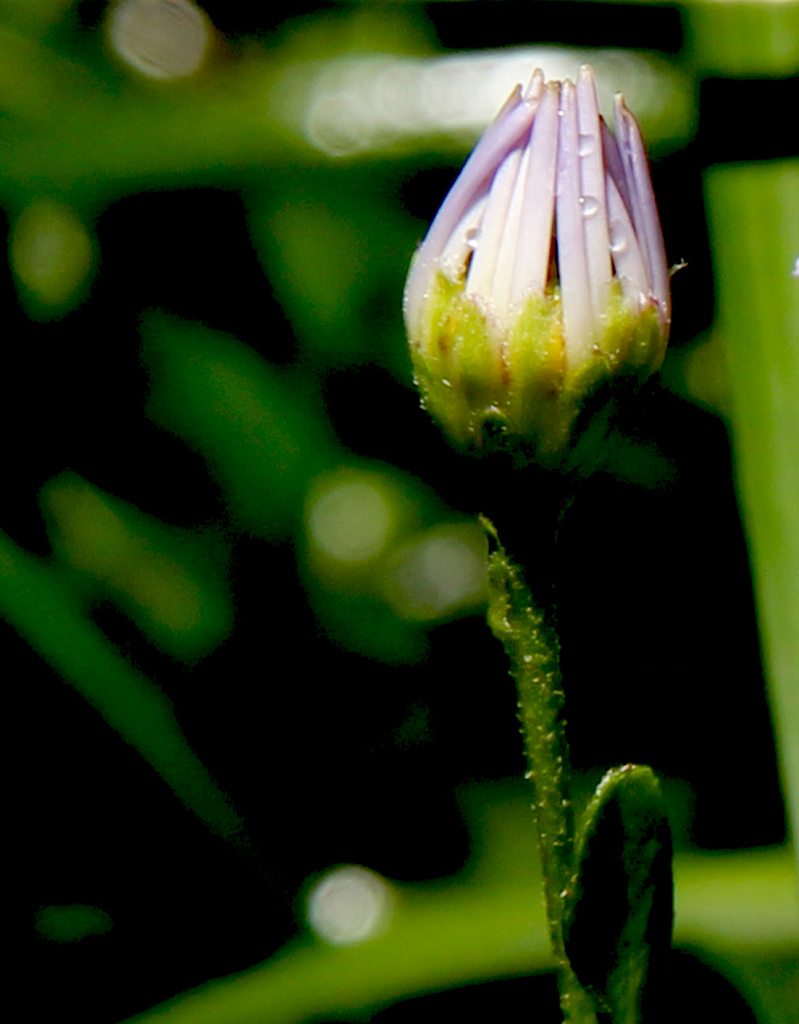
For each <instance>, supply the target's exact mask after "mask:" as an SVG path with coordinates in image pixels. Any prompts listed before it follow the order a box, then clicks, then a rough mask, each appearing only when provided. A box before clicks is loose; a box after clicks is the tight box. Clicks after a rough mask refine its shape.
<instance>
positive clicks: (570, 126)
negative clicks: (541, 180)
mask: <svg viewBox="0 0 799 1024" xmlns="http://www.w3.org/2000/svg"><path fill="white" fill-rule="evenodd" d="M579 134H580V133H579V126H578V123H577V102H576V96H575V89H574V86H573V85H572V83H571V82H569V81H566V82H563V84H562V85H561V89H560V131H559V133H558V139H559V142H558V180H557V190H558V191H557V201H556V221H557V238H558V274H559V277H560V294H561V302H562V304H563V334H564V338H565V342H566V366H567V369H568V367H569V365H578V364H579V363H581V362H583V361H584V360H585V359H587V358H588V357H589V353H590V350H591V347H592V345H593V341H594V322H593V315H592V312H591V291H590V285H589V279H588V267H587V265H586V251H585V231H584V229H583V210H582V205H581V203H580V198H581V196H582V184H581V182H580V152H579V147H580V142H579Z"/></svg>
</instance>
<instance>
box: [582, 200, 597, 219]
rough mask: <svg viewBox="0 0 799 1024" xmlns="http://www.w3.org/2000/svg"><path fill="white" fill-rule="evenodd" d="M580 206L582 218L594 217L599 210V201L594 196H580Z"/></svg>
mask: <svg viewBox="0 0 799 1024" xmlns="http://www.w3.org/2000/svg"><path fill="white" fill-rule="evenodd" d="M580 206H581V207H582V211H583V217H594V216H596V214H597V211H598V210H599V200H598V199H597V198H596V196H580Z"/></svg>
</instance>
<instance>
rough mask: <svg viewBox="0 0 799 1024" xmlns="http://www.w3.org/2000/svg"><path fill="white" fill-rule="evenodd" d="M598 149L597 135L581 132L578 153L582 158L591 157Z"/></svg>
mask: <svg viewBox="0 0 799 1024" xmlns="http://www.w3.org/2000/svg"><path fill="white" fill-rule="evenodd" d="M595 149H596V135H594V133H593V132H580V140H579V145H578V149H577V152H578V153H579V154H580V156H591V154H592V153H593V152H594V150H595Z"/></svg>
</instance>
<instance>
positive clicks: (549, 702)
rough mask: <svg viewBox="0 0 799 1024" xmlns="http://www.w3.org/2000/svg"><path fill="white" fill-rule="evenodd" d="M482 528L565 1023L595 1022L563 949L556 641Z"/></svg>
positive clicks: (563, 796)
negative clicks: (515, 700) (514, 699)
mask: <svg viewBox="0 0 799 1024" xmlns="http://www.w3.org/2000/svg"><path fill="white" fill-rule="evenodd" d="M482 523H483V526H484V527H485V529H486V532H487V533H488V534H489V537H490V538H491V539H492V540H493V542H494V544H496V549H495V550H493V551H492V552H491V553H490V555H489V559H488V624H489V626H490V628H491V631H492V632H493V634H494V636H495V637H496V638H497V639H498V640H500V641H501V642H502V644H503V645H504V647H505V651H506V653H507V655H508V657H509V659H510V663H511V675H512V676H513V678H514V679H515V680H516V687H517V690H518V694H519V705H518V706H519V722H520V725H521V731H522V736H523V738H524V748H525V753H526V755H527V764H528V771H527V778H529V779H531V780H532V783H533V787H534V794H535V797H534V800H535V802H534V805H533V809H534V813H535V820H536V827H537V830H538V844H539V850H540V854H541V865H542V869H543V875H544V897H545V902H546V910H547V923H548V926H549V936H550V941H551V943H552V951H553V953H554V956H555V961H556V963H557V965H558V970H559V975H560V987H561V1006H562V1009H563V1012H564V1016H565V1018H566V1020H567V1021H574V1022H586V1024H587V1022H590V1021H593V1020H594V1019H595V1018H594V1013H593V1009H592V1007H591V1000H590V997H589V996H588V995H587V994H586V993H585V992H584V991H583V989H582V988H581V987H580V985H579V983H578V982H577V979H576V977H575V976H574V973H573V972H572V970H571V968H570V967H569V962H568V959H567V957H566V953H565V950H564V946H563V909H564V894H565V893H566V891H567V888H568V885H569V881H570V878H571V873H572V870H573V859H574V814H573V810H572V805H571V801H570V799H569V793H568V789H567V782H568V770H569V769H568V763H569V751H568V745H567V742H566V730H565V722H564V719H563V714H562V708H563V701H564V697H563V689H562V686H561V675H560V665H559V650H560V648H559V644H558V640H557V637H556V636H555V634H554V632H553V630H552V629H551V627H550V626H549V624H548V623H547V621H546V617H545V614H544V612H543V611H541V610H540V609H539V608H537V607H536V606H535V604H534V603H533V598H532V595H531V594H530V591H529V589H528V587H527V585H526V584H525V582H524V580H523V579H522V576H521V573H520V571H519V570H518V568H517V567H516V566H515V565H514V564H513V563H512V562H511V560H510V558H509V557H508V555H507V553H506V551H505V549H504V548H503V547H502V545H501V544H500V543H499V538H498V536H497V534H496V531H495V530H494V528H493V526H492V525H491V523H489V521H488V520H487V519H485V518H483V519H482Z"/></svg>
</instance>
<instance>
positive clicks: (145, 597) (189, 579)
mask: <svg viewBox="0 0 799 1024" xmlns="http://www.w3.org/2000/svg"><path fill="white" fill-rule="evenodd" d="M40 498H41V502H42V505H43V509H44V512H45V516H46V519H47V522H48V533H49V535H50V543H51V544H52V546H53V550H54V551H55V553H56V554H57V556H58V557H59V558H60V559H61V560H62V561H63V562H64V564H66V565H68V566H70V567H71V568H72V569H73V570H74V571H75V572H76V573H78V574H80V576H81V577H82V578H83V579H85V580H87V581H91V584H92V588H93V589H94V590H95V591H96V592H97V593H98V594H99V595H100V596H104V597H110V598H111V599H112V600H113V601H114V602H115V603H116V604H117V605H118V606H119V607H120V608H121V609H122V611H124V612H125V614H127V615H129V616H130V618H131V619H132V620H133V621H134V622H135V623H136V625H137V626H138V627H139V628H140V629H141V630H142V632H143V633H144V634H145V635H146V636H147V637H148V638H149V639H150V640H152V642H153V643H155V644H156V645H157V646H158V647H159V648H160V649H161V650H163V651H165V652H166V653H167V654H170V655H172V657H175V658H179V659H181V660H182V661H187V662H192V661H195V660H196V659H198V658H201V657H203V656H204V655H206V654H208V653H210V652H211V651H212V650H214V649H215V648H216V647H217V646H218V644H219V643H221V641H222V640H223V639H224V638H225V637H226V636H227V635H228V633H229V632H230V630H231V628H232V623H233V608H232V602H231V598H230V594H229V592H228V588H227V585H226V582H225V577H224V572H225V562H226V559H227V555H228V551H227V545H226V544H225V543H224V541H223V540H222V538H221V536H220V535H219V534H212V533H210V532H208V531H206V532H205V534H204V535H203V534H200V533H199V532H192V531H189V530H178V529H176V528H174V527H169V526H167V524H166V523H162V522H160V521H159V520H158V519H155V518H154V517H152V516H148V515H145V514H144V513H143V512H140V511H139V510H138V509H136V508H134V507H133V506H131V505H129V504H128V503H127V502H124V501H121V500H120V499H119V498H113V497H111V496H110V495H107V494H104V493H103V492H102V491H101V490H100V489H99V488H96V487H92V485H91V484H89V483H87V482H86V481H85V480H83V479H82V478H81V477H79V476H78V475H77V474H75V473H61V474H60V475H59V476H57V477H55V478H54V479H52V480H50V481H49V482H48V483H47V484H46V485H45V487H44V488H43V489H42V492H41V495H40Z"/></svg>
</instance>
